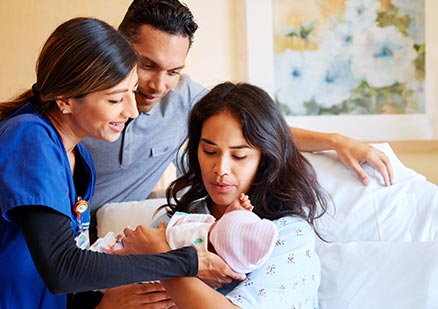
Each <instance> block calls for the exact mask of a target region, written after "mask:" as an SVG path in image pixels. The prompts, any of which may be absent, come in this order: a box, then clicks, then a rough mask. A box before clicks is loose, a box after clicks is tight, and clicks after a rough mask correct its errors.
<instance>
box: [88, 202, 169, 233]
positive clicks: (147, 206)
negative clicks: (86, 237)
mask: <svg viewBox="0 0 438 309" xmlns="http://www.w3.org/2000/svg"><path fill="white" fill-rule="evenodd" d="M164 204H166V199H165V198H156V199H147V200H144V201H138V202H122V203H108V204H106V205H104V206H102V207H101V208H99V210H98V211H97V213H96V220H97V236H98V237H104V236H105V235H106V233H108V232H114V233H116V234H122V232H123V229H124V228H125V227H127V226H131V227H133V228H134V227H136V226H137V225H142V224H143V225H150V224H151V223H152V221H153V220H154V219H155V218H157V217H159V216H160V215H161V214H163V213H164V212H165V211H164V209H161V210H160V211H159V212H158V214H156V215H155V211H156V210H157V208H158V207H159V206H161V205H164Z"/></svg>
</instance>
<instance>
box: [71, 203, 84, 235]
mask: <svg viewBox="0 0 438 309" xmlns="http://www.w3.org/2000/svg"><path fill="white" fill-rule="evenodd" d="M87 209H88V202H87V201H86V200H83V199H82V197H80V196H78V198H77V200H76V203H75V204H74V205H73V210H74V212H75V213H76V217H77V218H78V225H79V230H80V231H81V232H82V220H81V215H82V214H83V213H84V212H86V211H87Z"/></svg>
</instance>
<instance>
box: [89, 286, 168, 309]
mask: <svg viewBox="0 0 438 309" xmlns="http://www.w3.org/2000/svg"><path fill="white" fill-rule="evenodd" d="M113 308H114V309H124V308H127V309H130V308H150V309H152V308H176V306H175V303H174V302H173V301H172V299H171V298H170V296H169V295H168V294H167V293H166V290H165V289H164V287H163V286H162V285H161V283H160V282H153V283H152V282H151V283H143V284H129V285H124V286H120V287H116V288H111V289H108V290H106V292H105V294H104V295H103V298H102V300H101V302H100V304H99V305H98V306H97V307H96V309H113Z"/></svg>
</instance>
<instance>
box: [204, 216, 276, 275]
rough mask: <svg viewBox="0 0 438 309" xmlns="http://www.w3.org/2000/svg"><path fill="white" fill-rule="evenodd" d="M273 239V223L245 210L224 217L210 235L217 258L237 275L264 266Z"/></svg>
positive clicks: (274, 233) (274, 236)
mask: <svg viewBox="0 0 438 309" xmlns="http://www.w3.org/2000/svg"><path fill="white" fill-rule="evenodd" d="M277 238H278V231H277V228H276V227H275V225H274V223H273V222H271V221H269V220H266V219H260V217H259V216H257V215H256V214H255V213H253V212H251V211H248V210H234V211H231V212H228V213H225V214H224V215H223V216H222V217H221V218H220V219H219V220H218V221H217V222H216V225H215V226H214V228H213V230H212V231H211V233H210V242H211V244H212V245H213V247H214V249H215V250H216V252H217V254H218V255H219V256H221V257H222V258H223V259H224V261H225V262H227V264H228V265H229V266H230V267H231V268H232V269H233V270H234V271H235V272H238V273H249V272H251V271H253V270H254V269H256V268H258V267H259V266H261V265H262V264H263V263H265V262H266V260H267V259H268V258H269V256H270V255H271V253H272V250H273V249H274V246H275V242H276V241H277Z"/></svg>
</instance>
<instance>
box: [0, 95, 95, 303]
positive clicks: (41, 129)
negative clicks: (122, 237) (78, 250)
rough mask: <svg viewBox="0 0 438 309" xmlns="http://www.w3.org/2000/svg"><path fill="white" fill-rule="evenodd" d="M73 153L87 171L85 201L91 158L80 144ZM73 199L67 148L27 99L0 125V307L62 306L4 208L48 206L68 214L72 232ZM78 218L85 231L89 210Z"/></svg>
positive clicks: (62, 299)
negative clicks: (44, 279)
mask: <svg viewBox="0 0 438 309" xmlns="http://www.w3.org/2000/svg"><path fill="white" fill-rule="evenodd" d="M76 153H77V156H76V157H77V159H76V160H82V162H83V164H77V167H76V168H82V169H84V170H83V171H81V175H86V177H84V179H83V182H84V184H85V186H84V187H86V190H85V193H84V196H82V198H83V199H84V200H88V201H89V200H90V197H91V196H92V194H93V191H94V182H95V171H94V166H93V162H92V158H91V155H90V154H89V153H88V151H87V150H86V149H85V147H84V146H83V145H82V144H78V145H77V147H76ZM81 181H82V179H81ZM77 197H78V196H77V194H76V190H75V186H74V181H73V175H72V173H71V170H70V164H69V161H68V158H67V154H66V151H65V148H64V146H63V144H62V141H61V138H60V136H59V135H58V133H57V131H56V130H55V129H54V127H53V126H52V125H51V123H50V122H49V121H48V119H47V118H46V117H44V116H41V115H40V114H38V113H37V112H36V111H35V109H34V108H33V106H32V105H31V104H30V103H29V104H26V105H25V106H23V107H22V108H21V109H19V110H18V111H17V112H16V113H14V114H13V115H12V116H11V117H9V118H7V119H5V120H4V121H2V122H1V123H0V210H1V214H2V216H1V217H0V308H65V307H66V297H65V295H53V294H52V293H50V292H49V290H48V289H47V287H46V285H45V284H44V282H43V281H42V279H41V277H40V275H39V273H38V271H37V270H36V268H35V265H34V263H33V260H32V257H31V256H30V253H29V250H28V248H27V245H26V242H25V240H24V237H23V235H22V233H21V230H20V229H19V227H18V225H17V224H15V223H13V222H11V221H10V218H9V216H8V211H9V210H10V209H12V208H14V207H17V206H23V205H25V206H26V207H31V206H34V205H44V206H47V207H50V208H52V209H55V210H56V211H59V212H61V213H63V214H65V215H66V216H68V217H70V218H71V226H72V229H73V231H74V234H75V236H76V235H78V234H79V227H78V222H77V218H76V214H75V213H74V210H73V205H74V203H75V201H76V199H77ZM81 220H82V224H83V228H84V229H87V228H88V226H89V222H90V213H89V210H87V212H86V213H84V214H83V215H82V216H81ZM42 228H44V227H42ZM35 232H36V233H37V232H38V231H35Z"/></svg>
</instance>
